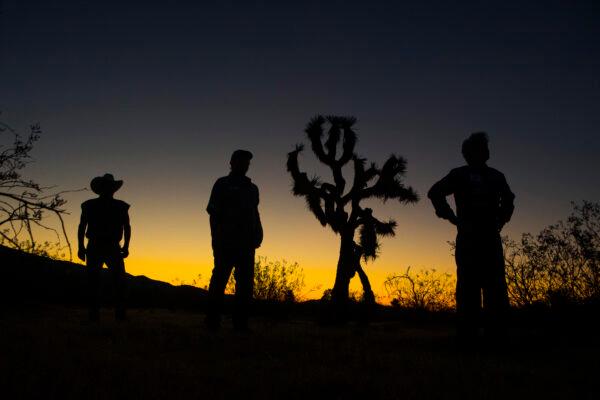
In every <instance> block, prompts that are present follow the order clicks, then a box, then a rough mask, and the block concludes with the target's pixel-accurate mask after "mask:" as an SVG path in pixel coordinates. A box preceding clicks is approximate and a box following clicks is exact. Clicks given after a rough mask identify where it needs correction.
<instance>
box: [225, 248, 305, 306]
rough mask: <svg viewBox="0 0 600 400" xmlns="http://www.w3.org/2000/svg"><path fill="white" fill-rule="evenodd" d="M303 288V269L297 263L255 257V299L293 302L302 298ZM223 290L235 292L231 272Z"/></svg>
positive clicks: (233, 278)
mask: <svg viewBox="0 0 600 400" xmlns="http://www.w3.org/2000/svg"><path fill="white" fill-rule="evenodd" d="M303 288H304V270H303V269H302V268H301V267H300V265H299V264H298V263H288V262H287V261H286V260H282V261H269V260H268V259H267V258H266V257H257V259H256V261H255V262H254V290H253V295H254V298H255V299H258V300H271V301H286V302H294V301H296V300H300V299H301V298H302V289H303ZM225 292H227V293H230V294H233V293H235V277H234V276H233V274H232V275H231V276H230V278H229V281H228V282H227V287H226V288H225Z"/></svg>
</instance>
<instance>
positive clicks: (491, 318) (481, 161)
mask: <svg viewBox="0 0 600 400" xmlns="http://www.w3.org/2000/svg"><path fill="white" fill-rule="evenodd" d="M462 154H463V157H464V158H465V160H466V162H467V165H466V166H463V167H460V168H455V169H453V170H452V171H450V173H449V174H448V175H446V176H445V177H444V178H443V179H442V180H440V181H439V182H437V183H436V184H434V185H433V187H432V188H431V189H430V190H429V193H428V197H429V199H430V200H431V202H432V203H433V206H434V208H435V212H436V214H437V216H438V217H440V218H443V219H447V220H448V221H450V223H452V224H453V225H456V227H457V230H458V233H457V236H456V249H455V257H456V267H457V284H456V310H457V314H458V336H459V340H460V341H461V342H462V343H463V344H471V343H472V342H473V340H474V339H476V338H477V334H478V330H479V318H480V314H481V300H482V294H483V310H484V311H485V314H484V317H485V320H484V327H485V335H486V336H487V337H490V338H492V339H495V340H497V339H501V338H502V336H504V333H505V329H506V327H505V314H506V312H507V311H508V307H509V302H508V294H507V288H506V280H505V271H504V253H503V249H502V239H501V237H500V231H501V230H502V228H503V227H504V225H505V224H506V223H507V222H508V221H510V219H511V217H512V214H513V210H514V198H515V195H514V194H513V193H512V191H511V190H510V187H509V186H508V183H507V182H506V178H505V177H504V175H503V174H502V173H501V172H500V171H498V170H496V169H494V168H491V167H488V166H487V161H488V159H489V158H490V152H489V149H488V137H487V134H486V133H484V132H477V133H474V134H472V135H471V136H469V137H468V138H467V139H466V140H465V141H464V142H463V144H462ZM450 195H454V199H455V203H456V213H455V212H454V210H452V208H451V207H450V205H449V204H448V202H447V201H446V197H447V196H450Z"/></svg>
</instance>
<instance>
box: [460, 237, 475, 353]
mask: <svg viewBox="0 0 600 400" xmlns="http://www.w3.org/2000/svg"><path fill="white" fill-rule="evenodd" d="M455 255H456V275H457V280H456V314H457V318H458V325H457V333H458V336H459V339H460V340H462V341H465V342H469V341H472V340H474V339H476V337H477V334H478V331H479V317H480V312H481V284H480V279H479V268H478V267H479V265H477V264H478V258H479V257H478V250H477V243H475V241H474V239H473V238H469V237H464V236H463V237H461V236H460V235H459V236H458V237H457V239H456V249H455Z"/></svg>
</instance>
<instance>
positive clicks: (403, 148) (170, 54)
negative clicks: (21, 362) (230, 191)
mask: <svg viewBox="0 0 600 400" xmlns="http://www.w3.org/2000/svg"><path fill="white" fill-rule="evenodd" d="M124 3H125V2H124V1H61V0H56V1H28V0H19V1H11V0H4V1H2V2H0V4H1V10H0V110H1V111H2V115H1V116H0V119H1V120H2V121H3V122H5V123H8V124H10V125H11V126H13V127H14V128H16V129H17V130H19V131H21V132H27V127H28V125H29V124H30V123H33V122H39V123H40V124H41V125H42V128H43V130H44V133H43V136H42V138H41V140H40V142H39V143H38V144H37V146H36V148H35V151H34V156H35V163H33V164H31V165H30V166H29V167H28V168H27V170H26V175H27V176H28V177H31V178H34V179H36V180H38V181H40V182H41V183H43V184H48V185H57V186H58V189H61V190H69V189H78V188H84V187H87V186H88V185H89V181H90V179H91V178H92V177H94V176H97V175H101V174H104V173H105V172H111V173H113V174H114V175H115V177H116V178H117V179H123V180H124V181H125V184H124V186H123V188H122V190H120V191H119V192H118V194H117V197H118V198H121V199H123V200H125V201H127V202H128V203H130V204H131V205H132V208H131V219H132V225H133V239H132V244H131V256H130V257H129V258H128V259H127V262H126V266H127V270H128V271H129V272H130V273H132V274H134V275H142V274H143V275H147V276H149V277H151V278H155V279H161V280H166V281H172V280H173V279H175V278H179V279H181V280H184V281H191V280H192V279H194V278H196V277H197V275H198V274H201V275H202V277H203V278H204V280H208V278H209V277H210V271H211V268H212V266H211V263H212V253H211V248H210V232H209V226H208V216H207V214H206V212H205V207H206V203H207V201H208V196H209V193H210V188H211V186H212V184H213V182H214V181H215V179H217V178H218V177H220V176H223V175H225V174H227V173H228V169H229V166H228V161H229V156H230V154H231V152H232V151H233V150H235V149H237V148H244V149H248V150H250V151H252V152H253V153H254V156H255V157H254V160H253V162H252V166H251V170H250V172H249V176H250V177H251V178H252V179H253V181H254V182H255V183H256V184H257V185H258V186H259V188H260V194H261V205H260V211H261V216H262V220H263V225H264V230H265V241H264V244H263V246H262V247H261V248H260V249H259V252H258V254H259V255H262V256H267V257H268V258H270V259H272V260H276V259H286V260H288V261H291V262H298V263H300V265H301V266H302V267H303V268H304V271H305V273H306V281H307V287H306V289H305V291H309V290H310V289H312V288H314V287H316V286H317V285H322V287H321V288H320V289H319V290H316V291H315V292H312V294H310V295H309V296H312V297H314V296H316V295H320V293H321V292H322V290H324V289H326V288H328V287H330V286H332V284H333V278H334V274H335V264H336V261H337V255H338V251H339V243H338V238H337V237H336V236H335V235H334V233H333V232H331V231H330V230H328V229H325V228H322V227H321V226H320V225H319V223H318V222H317V220H316V219H315V218H314V217H313V216H312V215H311V214H310V213H309V211H308V210H307V209H306V207H305V205H304V201H303V199H301V198H294V197H293V196H292V195H291V193H290V185H291V183H290V177H289V175H288V174H287V172H286V170H285V160H286V154H287V152H288V151H290V150H292V149H293V146H294V145H295V144H296V143H298V142H306V139H305V136H304V133H303V129H304V126H305V124H306V123H307V122H308V120H309V119H310V117H312V116H313V115H315V114H318V113H323V114H340V115H354V116H356V117H357V118H358V123H357V125H356V129H357V133H358V135H359V143H358V146H357V151H358V153H359V154H360V155H361V156H364V157H367V158H368V159H369V160H370V161H376V162H380V163H381V162H383V161H384V160H385V159H386V157H387V156H389V155H390V154H391V153H392V152H393V153H397V154H400V155H402V156H404V157H405V158H406V159H407V160H408V174H407V177H406V182H407V183H408V184H409V185H412V186H413V187H414V188H415V189H416V190H417V191H418V192H419V194H420V195H421V198H422V199H421V201H420V202H419V203H418V204H416V205H411V206H403V205H400V204H398V203H394V202H388V203H387V204H385V205H383V204H381V205H376V206H375V207H374V208H375V212H376V215H378V216H380V217H382V218H387V217H393V218H395V219H396V220H397V221H398V230H397V236H396V237H395V238H389V239H385V240H384V241H383V248H382V254H381V257H380V258H379V259H377V260H376V261H375V262H373V263H369V264H367V265H366V267H365V270H366V271H367V273H368V274H369V275H370V277H371V279H372V283H373V286H374V289H375V290H376V291H377V292H379V293H380V294H382V290H383V288H382V284H383V279H384V278H385V276H386V275H388V274H390V273H393V272H400V271H402V270H404V269H405V268H406V267H407V266H413V268H416V269H419V268H431V267H435V268H438V269H440V270H443V271H453V269H454V263H453V259H452V256H451V254H450V249H449V247H448V245H447V243H446V242H447V241H449V240H452V239H453V235H454V231H453V227H452V226H450V225H449V224H447V223H444V221H441V220H439V219H437V218H436V217H435V215H434V212H433V209H432V207H431V205H430V203H429V202H428V201H427V198H426V192H427V190H428V189H429V187H430V186H431V185H432V184H433V183H434V182H435V181H436V180H437V179H439V178H441V177H442V176H443V175H445V174H446V173H447V172H448V171H449V170H450V169H451V168H453V167H456V166H459V165H461V164H462V163H463V161H462V158H461V155H460V144H461V142H462V140H463V139H464V138H465V137H466V136H467V135H468V134H469V133H471V132H474V131H479V130H485V131H487V132H488V133H489V135H490V140H491V144H490V146H491V152H492V157H491V159H490V165H491V166H493V167H496V168H498V169H500V170H501V171H503V172H504V173H505V175H506V177H507V179H508V182H509V184H510V185H511V187H512V189H513V191H514V192H515V194H516V196H517V197H516V211H515V214H514V217H513V221H512V222H511V223H510V224H509V225H508V226H507V228H506V233H508V234H510V235H511V236H514V237H517V236H519V235H520V234H521V233H522V232H536V231H538V230H539V229H540V228H542V227H543V226H546V225H548V224H550V223H553V222H555V221H556V220H558V219H560V218H564V217H566V216H567V214H568V213H569V209H570V201H572V200H573V201H581V200H583V199H586V200H591V201H598V200H599V199H600V179H599V178H598V171H600V157H599V156H598V155H599V154H600V24H599V23H598V21H600V2H598V1H569V2H565V1H543V2H541V1H540V2H524V1H515V2H513V1H502V2H482V1H478V2H460V5H457V3H458V2H450V1H414V2H412V1H407V2H396V1H361V2H357V1H297V2H287V1H258V2H253V1H240V2H236V1H168V2H167V1H150V0H149V1H143V2H142V1H139V2H129V3H130V5H125V4H124ZM527 4H529V5H527ZM301 164H302V166H303V169H305V170H307V171H308V172H319V173H323V172H325V171H323V170H320V169H319V168H318V167H317V164H316V163H315V161H314V158H313V157H312V155H311V153H310V152H309V151H306V152H304V153H303V156H302V158H301ZM323 177H324V178H329V176H327V175H323ZM91 196H92V194H91V192H87V193H76V194H71V195H68V196H67V199H68V201H69V203H68V210H69V212H70V213H71V214H70V215H69V216H67V218H66V221H67V223H68V231H69V234H70V238H71V240H72V241H75V238H76V226H77V221H78V217H79V204H80V203H81V202H82V201H83V200H85V199H86V198H88V197H91ZM315 293H316V294H315Z"/></svg>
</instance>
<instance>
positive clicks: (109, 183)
mask: <svg viewBox="0 0 600 400" xmlns="http://www.w3.org/2000/svg"><path fill="white" fill-rule="evenodd" d="M121 186H123V181H122V180H118V181H115V180H110V179H106V178H105V177H103V176H97V177H95V178H94V179H92V182H90V188H91V189H92V191H93V192H94V193H96V194H106V193H109V194H113V193H115V192H116V191H117V190H119V189H120V188H121Z"/></svg>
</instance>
